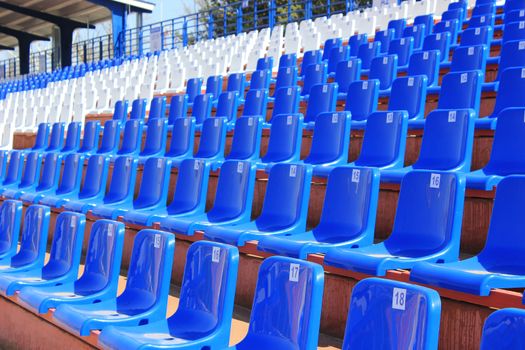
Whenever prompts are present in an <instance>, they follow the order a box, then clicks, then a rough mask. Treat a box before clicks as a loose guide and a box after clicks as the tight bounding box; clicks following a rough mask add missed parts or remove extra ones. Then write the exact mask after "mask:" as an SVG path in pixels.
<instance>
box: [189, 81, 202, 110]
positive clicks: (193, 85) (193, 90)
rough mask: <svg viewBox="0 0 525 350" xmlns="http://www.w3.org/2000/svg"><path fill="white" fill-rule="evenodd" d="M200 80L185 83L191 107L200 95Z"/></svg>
mask: <svg viewBox="0 0 525 350" xmlns="http://www.w3.org/2000/svg"><path fill="white" fill-rule="evenodd" d="M201 88H202V78H191V79H188V81H187V82H186V95H188V101H189V104H190V105H191V104H192V103H193V100H194V99H195V97H196V96H197V95H200V94H201Z"/></svg>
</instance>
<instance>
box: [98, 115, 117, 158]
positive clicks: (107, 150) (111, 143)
mask: <svg viewBox="0 0 525 350" xmlns="http://www.w3.org/2000/svg"><path fill="white" fill-rule="evenodd" d="M120 128H121V125H120V122H119V121H118V120H107V121H106V122H105V123H104V131H103V132H102V141H100V146H99V147H98V150H97V154H108V155H112V154H115V153H116V152H117V150H118V146H119V143H120Z"/></svg>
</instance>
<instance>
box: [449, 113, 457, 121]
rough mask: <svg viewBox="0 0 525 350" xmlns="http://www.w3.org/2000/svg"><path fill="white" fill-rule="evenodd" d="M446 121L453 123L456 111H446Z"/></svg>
mask: <svg viewBox="0 0 525 350" xmlns="http://www.w3.org/2000/svg"><path fill="white" fill-rule="evenodd" d="M448 122H449V123H455V122H456V111H449V112H448Z"/></svg>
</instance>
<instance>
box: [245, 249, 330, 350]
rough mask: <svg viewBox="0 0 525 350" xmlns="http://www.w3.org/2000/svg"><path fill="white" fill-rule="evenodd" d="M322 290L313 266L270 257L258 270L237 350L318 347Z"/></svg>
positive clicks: (321, 274)
mask: <svg viewBox="0 0 525 350" xmlns="http://www.w3.org/2000/svg"><path fill="white" fill-rule="evenodd" d="M323 288H324V271H323V268H322V267H321V266H320V265H318V264H315V263H312V262H309V261H304V260H297V259H292V258H287V257H280V256H272V257H270V258H267V259H265V260H264V261H263V262H262V264H261V267H260V268H259V274H258V278H257V286H256V287H255V294H254V295H255V297H254V300H253V305H252V312H251V316H250V325H249V327H248V334H247V335H246V338H244V339H243V340H242V341H241V343H240V344H239V345H237V349H257V348H271V347H272V346H275V344H280V345H281V346H282V347H283V348H289V349H297V350H307V349H315V348H317V345H318V338H319V323H320V317H321V305H322V298H323Z"/></svg>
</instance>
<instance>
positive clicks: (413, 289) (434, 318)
mask: <svg viewBox="0 0 525 350" xmlns="http://www.w3.org/2000/svg"><path fill="white" fill-rule="evenodd" d="M440 318H441V299H440V297H439V294H438V293H437V292H436V291H435V290H433V289H430V288H425V287H422V286H417V285H414V284H410V283H404V282H397V281H392V280H385V279H380V278H366V279H364V280H361V281H360V282H359V283H357V284H356V285H355V287H354V289H353V290H352V297H351V299H350V310H349V312H348V318H347V321H346V330H345V337H344V342H343V350H349V349H356V348H357V349H366V348H371V349H373V348H376V347H378V346H380V347H383V348H388V349H437V347H438V338H439V322H440Z"/></svg>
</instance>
